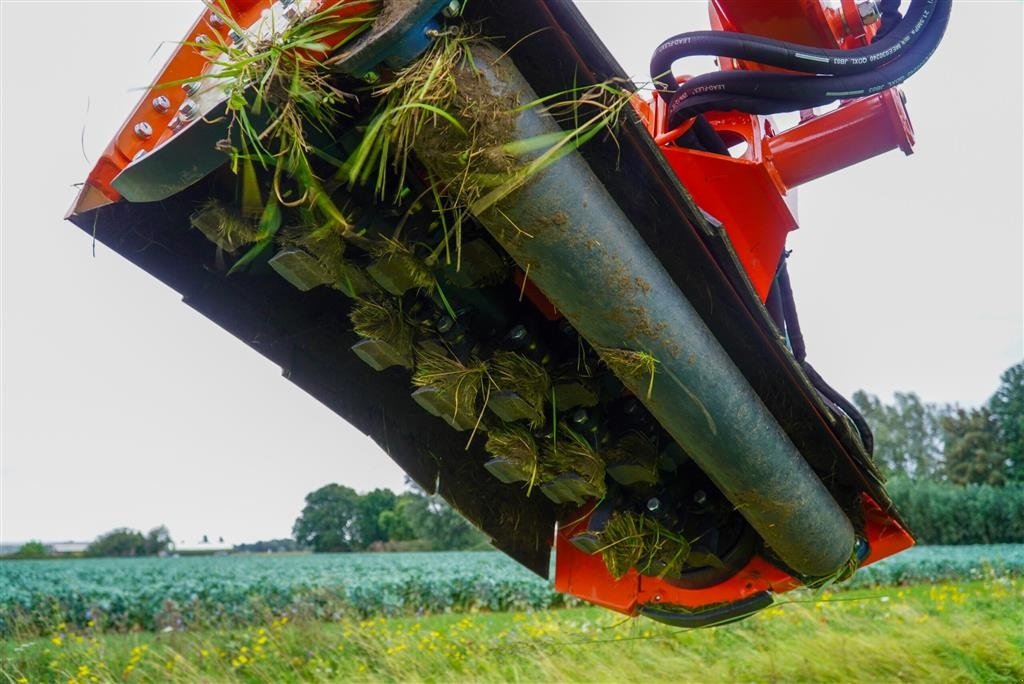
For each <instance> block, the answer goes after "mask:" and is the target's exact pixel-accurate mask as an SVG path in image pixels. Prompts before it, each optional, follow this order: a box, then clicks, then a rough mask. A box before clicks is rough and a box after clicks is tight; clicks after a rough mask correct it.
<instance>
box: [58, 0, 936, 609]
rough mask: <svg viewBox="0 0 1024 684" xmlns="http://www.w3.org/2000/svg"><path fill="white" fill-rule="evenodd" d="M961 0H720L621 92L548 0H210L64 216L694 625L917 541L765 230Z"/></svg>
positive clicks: (857, 128)
mask: <svg viewBox="0 0 1024 684" xmlns="http://www.w3.org/2000/svg"><path fill="white" fill-rule="evenodd" d="M949 4H950V3H949V1H948V0H914V2H913V4H912V5H911V7H910V9H909V10H908V11H907V14H906V16H905V17H903V16H901V15H900V14H899V13H898V12H897V11H896V9H897V7H898V3H895V5H896V6H897V7H893V6H892V5H893V3H892V2H883V3H882V7H881V8H880V10H879V13H880V15H881V17H880V18H881V20H880V21H878V19H879V16H878V15H877V14H876V13H875V9H874V5H873V4H872V3H865V2H861V3H856V2H854V1H853V0H842V1H841V2H840V3H820V2H818V0H785V1H783V0H779V1H778V2H773V3H761V2H755V1H753V0H728V1H726V0H717V1H716V2H714V3H712V8H713V9H712V12H711V18H712V23H713V25H714V28H715V29H716V30H714V31H704V32H697V33H692V34H683V35H680V36H676V37H674V38H671V39H669V40H667V41H666V42H665V43H664V44H663V45H662V46H660V47H659V48H658V50H657V52H656V53H655V57H654V60H653V61H652V79H654V81H655V83H656V84H657V89H656V91H655V92H653V93H651V94H648V95H642V94H640V93H638V92H636V91H635V87H634V86H633V85H632V84H631V83H630V82H629V81H628V80H627V79H626V77H625V74H623V73H622V70H621V68H620V67H619V66H618V65H617V64H616V63H615V61H614V59H613V58H612V57H611V56H610V55H609V54H608V52H607V51H606V50H605V48H604V47H603V46H602V44H601V43H600V42H599V41H598V40H597V38H596V37H595V35H594V34H593V32H592V31H591V30H590V28H589V27H588V26H587V24H586V23H585V22H584V21H583V19H582V18H581V16H580V14H579V13H578V12H577V10H576V9H575V8H574V7H573V5H572V4H571V3H570V2H567V1H566V0H519V1H518V2H516V3H509V2H498V1H497V0H473V2H470V3H468V4H467V5H466V7H465V8H461V7H460V5H459V3H458V2H457V1H456V2H448V1H438V0H402V1H399V0H385V1H384V2H382V3H381V2H371V1H354V0H347V1H345V0H341V1H339V0H323V1H322V2H313V1H303V0H275V1H274V2H270V1H269V0H221V1H220V2H217V3H213V4H211V5H209V6H208V7H207V9H206V10H205V11H204V12H203V13H202V15H201V17H200V18H199V20H198V21H197V22H196V24H195V25H194V26H193V27H192V29H191V30H190V31H189V33H188V34H187V35H186V37H185V39H184V40H183V41H182V43H181V45H180V47H179V48H178V49H177V51H176V52H175V54H174V56H173V57H172V58H171V60H170V61H169V62H168V64H167V65H166V66H165V67H164V69H163V70H162V72H161V73H160V74H159V75H158V77H157V78H156V80H155V82H154V85H153V86H152V87H151V89H150V90H149V92H147V93H146V95H145V96H144V97H143V98H142V100H141V101H140V103H139V105H138V106H137V108H136V109H135V110H134V111H133V112H132V113H131V115H130V117H129V118H128V120H127V121H126V122H125V124H124V125H123V127H122V128H121V130H120V131H119V132H118V134H117V136H116V137H115V139H114V141H113V142H112V143H111V144H110V146H109V148H108V149H107V151H106V153H105V154H104V156H103V158H102V159H101V161H100V162H99V163H98V164H97V165H96V167H95V169H94V170H93V171H92V173H91V174H90V176H89V179H88V180H87V182H86V184H85V185H84V187H83V189H82V191H81V194H80V196H79V198H78V200H77V201H76V203H75V205H74V207H73V209H72V211H71V214H70V218H71V220H72V221H73V222H75V223H76V224H77V225H78V226H80V227H81V228H82V229H84V230H86V231H89V232H90V233H94V234H95V236H96V238H97V239H99V240H100V241H102V242H103V243H105V244H107V245H108V246H109V247H111V248H112V249H114V250H115V251H117V252H119V253H120V254H122V255H123V256H125V257H126V258H128V259H130V260H131V261H133V262H134V263H136V264H138V265H139V266H140V267H142V268H143V269H145V270H146V271H147V272H149V273H150V274H152V275H153V276H155V277H157V278H159V279H160V280H162V281H163V282H165V283H167V284H168V285H170V286H171V287H173V288H174V289H176V290H177V291H179V292H180V293H182V295H183V297H184V300H185V302H186V303H187V304H188V305H189V306H192V307H193V308H195V309H196V310H198V311H199V312H201V313H203V314H204V315H206V316H207V317H208V318H210V319H211V320H212V321H214V322H216V323H217V324H218V325H220V326H222V327H223V328H225V329H226V330H228V331H230V332H231V333H233V334H234V335H236V336H237V337H239V338H240V339H241V340H242V341H244V342H245V343H246V344H248V345H250V346H251V347H253V348H254V349H256V350H257V351H259V352H260V353H261V354H263V355H264V356H266V357H267V358H268V359H270V360H272V361H273V362H274V363H277V364H279V365H280V366H281V367H282V368H283V370H284V375H285V377H287V378H288V379H289V380H291V381H292V382H294V383H296V384H297V385H299V386H300V387H302V388H303V389H305V390H306V391H307V392H309V393H310V394H312V395H313V396H315V397H316V398H317V399H319V400H320V401H322V402H323V403H324V404H325V405H327V406H329V407H330V408H331V409H332V410H334V411H335V412H337V413H338V414H339V415H340V416H341V417H343V418H344V419H345V420H348V421H349V422H351V423H352V424H353V425H355V426H356V427H357V428H359V429H360V430H362V431H364V432H366V433H367V434H369V435H370V436H371V437H373V439H374V440H375V441H376V442H377V443H379V444H380V445H381V446H382V447H383V448H384V449H385V450H386V451H387V452H388V453H389V454H390V456H391V457H392V458H393V459H394V460H395V461H396V462H397V463H398V464H399V465H401V466H402V467H403V468H404V469H405V470H406V472H407V473H408V474H409V475H410V476H411V477H412V478H413V479H414V480H415V481H416V482H417V483H419V484H420V485H421V486H422V487H423V488H424V489H425V490H427V491H428V492H438V493H440V494H441V495H442V496H443V497H444V498H445V499H446V500H447V501H449V502H450V503H451V504H452V505H453V506H454V507H455V508H456V509H457V510H458V511H460V512H461V513H462V514H463V515H464V516H465V517H466V518H467V519H468V520H469V521H470V522H472V523H473V524H475V525H476V526H478V527H479V528H480V529H482V530H483V531H484V532H486V533H487V534H488V535H489V536H490V537H491V539H492V540H493V543H494V545H495V546H496V547H497V548H498V549H500V550H502V551H504V552H505V553H507V554H508V555H510V556H512V557H513V558H515V559H516V560H518V561H519V562H521V563H523V564H524V565H526V566H527V567H529V568H531V569H533V570H534V571H535V572H537V573H538V574H541V575H544V576H547V574H548V572H549V568H550V553H551V549H552V547H554V548H555V549H556V565H555V567H556V572H555V575H556V576H555V586H556V588H558V589H559V590H561V591H566V592H569V593H572V594H574V595H576V596H579V597H582V598H584V599H586V600H588V601H591V602H594V603H596V604H599V605H603V606H607V607H609V608H613V609H615V610H618V611H621V612H624V613H627V614H637V613H643V614H646V615H649V616H650V617H653V618H656V619H659V620H663V621H667V622H670V623H672V624H678V625H682V626H701V625H707V624H718V623H721V622H725V621H728V620H732V619H736V618H739V617H742V616H745V615H747V614H750V613H751V612H753V611H756V610H758V609H760V608H763V607H764V606H766V605H768V604H770V603H771V600H772V595H773V594H776V593H779V592H783V591H786V590H789V589H792V588H794V587H798V586H801V585H810V586H819V585H821V584H823V583H828V582H832V581H836V580H841V579H844V578H845V577H848V576H849V575H850V574H852V573H853V572H854V571H855V570H856V568H857V567H859V566H862V565H865V564H867V563H871V562H874V561H876V560H878V559H880V558H883V557H885V556H888V555H890V554H893V553H896V552H898V551H900V550H902V549H905V548H907V547H909V546H910V545H911V544H912V543H913V540H912V538H911V536H910V534H909V533H908V532H907V531H906V529H905V528H904V526H903V525H902V524H901V522H900V520H899V517H898V515H897V513H896V512H895V510H894V509H893V506H892V502H891V501H890V499H889V497H888V496H887V495H886V493H885V490H884V488H883V486H882V482H881V479H880V477H879V475H878V473H877V471H876V470H875V468H874V467H873V465H872V462H871V458H870V451H871V437H870V431H869V430H868V429H867V427H866V425H865V424H864V422H863V419H861V418H860V416H859V415H858V414H857V412H856V410H855V409H854V408H853V407H852V406H850V404H849V403H848V402H846V401H845V400H844V399H843V398H842V397H841V396H840V395H838V394H837V393H836V392H834V391H833V390H831V388H829V387H828V386H827V385H826V384H825V383H824V381H823V380H822V379H821V378H820V376H818V375H817V373H815V372H814V370H813V369H812V368H811V367H810V366H809V365H808V364H807V363H806V360H805V358H804V350H803V341H802V338H801V336H800V331H799V325H798V321H797V318H796V312H795V309H794V307H793V299H792V293H791V290H790V287H789V279H788V275H787V273H786V268H785V254H784V247H785V238H786V234H787V233H788V232H789V231H790V230H793V229H795V228H796V225H797V224H796V216H795V213H794V210H793V206H792V205H793V203H792V202H791V197H792V194H791V190H792V188H794V187H795V186H797V185H799V184H801V183H804V182H806V181H808V180H811V179H813V178H816V177H819V176H821V175H824V174H826V173H830V172H832V171H835V170H837V169H840V168H843V167H845V166H848V165H850V164H852V163H855V162H857V161H860V160H862V159H866V158H868V157H871V156H874V155H876V154H879V153H881V152H884V151H887V150H889V149H893V148H896V147H899V148H901V149H903V150H904V151H905V152H907V153H909V152H910V151H911V145H912V143H913V135H912V129H911V128H910V124H909V120H908V118H907V115H906V110H905V108H904V103H903V100H902V98H901V96H900V94H899V92H898V91H897V90H896V89H895V86H896V85H897V84H898V83H899V82H901V81H902V79H903V78H906V76H907V75H909V74H910V73H913V71H915V70H916V69H917V68H918V67H919V66H920V64H922V63H923V61H924V60H925V59H927V57H928V56H929V55H930V54H931V51H932V50H934V47H935V45H936V44H937V42H938V40H939V38H940V37H941V35H942V31H943V29H944V27H945V24H946V22H947V20H948V16H949ZM826 5H827V6H826ZM624 6H625V5H624ZM463 9H464V11H462V10H463ZM628 20H629V17H628V15H627V16H624V17H623V21H628ZM767 31H770V32H771V33H772V35H771V36H761V37H758V36H749V35H744V36H739V35H737V34H740V33H744V32H746V33H757V32H761V33H765V32H767ZM691 54H712V55H717V56H719V61H720V65H721V67H722V71H721V72H718V73H715V74H707V75H704V76H698V77H696V78H692V79H686V78H676V77H674V76H673V75H672V63H673V61H674V60H676V59H678V58H680V57H684V56H688V55H691ZM835 100H841V104H840V106H839V107H838V109H834V110H832V111H829V112H828V113H825V114H816V113H815V111H814V108H815V107H817V106H820V105H824V104H827V103H829V102H832V101H835ZM797 110H800V111H802V114H801V121H800V123H799V124H798V125H796V126H794V127H792V128H790V129H789V130H785V131H781V130H776V129H775V128H774V123H773V121H772V120H771V119H770V118H768V117H767V115H770V114H772V113H777V112H783V111H797ZM739 143H746V151H745V152H744V153H743V154H742V155H740V156H733V155H731V154H730V153H729V152H730V148H734V147H735V146H736V145H738V144H739Z"/></svg>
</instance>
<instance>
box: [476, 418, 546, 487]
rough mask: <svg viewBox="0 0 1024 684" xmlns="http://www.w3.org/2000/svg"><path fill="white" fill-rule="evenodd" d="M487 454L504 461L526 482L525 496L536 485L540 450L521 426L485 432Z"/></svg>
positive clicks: (530, 433) (498, 428)
mask: <svg viewBox="0 0 1024 684" xmlns="http://www.w3.org/2000/svg"><path fill="white" fill-rule="evenodd" d="M484 449H486V451H487V453H489V454H491V455H492V456H494V457H495V458H500V459H502V460H504V461H506V462H507V463H508V464H509V465H510V466H511V467H512V468H514V469H515V470H516V471H518V472H519V473H520V474H521V475H522V477H523V479H524V481H525V482H526V494H527V496H529V495H530V493H531V492H532V491H533V487H534V486H535V485H536V484H537V478H538V475H539V465H540V448H539V447H538V446H537V440H536V438H534V436H533V433H532V432H530V431H529V430H528V429H527V428H525V427H523V426H522V425H516V424H514V423H513V424H511V425H502V426H500V427H492V428H491V429H490V430H488V431H487V443H486V444H485V445H484Z"/></svg>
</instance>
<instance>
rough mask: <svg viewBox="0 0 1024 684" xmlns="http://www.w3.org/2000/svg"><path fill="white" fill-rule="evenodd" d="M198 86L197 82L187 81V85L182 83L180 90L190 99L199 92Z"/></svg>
mask: <svg viewBox="0 0 1024 684" xmlns="http://www.w3.org/2000/svg"><path fill="white" fill-rule="evenodd" d="M200 85H201V84H200V83H199V81H189V82H188V83H183V84H182V86H181V89H182V90H184V91H185V94H186V95H188V96H189V97H192V96H193V95H195V94H196V93H198V92H199V88H200Z"/></svg>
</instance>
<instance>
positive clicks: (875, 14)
mask: <svg viewBox="0 0 1024 684" xmlns="http://www.w3.org/2000/svg"><path fill="white" fill-rule="evenodd" d="M857 11H858V12H859V13H860V20H861V23H862V24H864V25H865V26H871V25H872V24H874V23H875V22H876V21H878V20H879V19H880V18H881V17H882V15H881V13H879V11H878V5H876V4H875V0H863V2H858V3H857Z"/></svg>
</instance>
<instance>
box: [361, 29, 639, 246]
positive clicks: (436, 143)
mask: <svg viewBox="0 0 1024 684" xmlns="http://www.w3.org/2000/svg"><path fill="white" fill-rule="evenodd" d="M492 54H493V55H496V56H497V57H496V59H495V60H494V62H495V64H496V63H497V62H499V61H500V60H501V59H506V58H507V57H506V56H505V55H504V54H501V53H499V52H498V51H497V50H495V49H494V48H493V47H491V46H489V45H487V44H486V43H485V42H484V41H483V40H482V38H480V37H479V36H477V35H473V34H470V33H467V32H465V31H460V30H457V29H451V30H448V31H445V32H443V33H442V34H440V35H439V36H437V37H436V38H435V41H434V44H433V45H432V46H431V48H430V49H429V50H428V51H427V53H426V54H425V55H424V56H423V57H421V58H420V59H418V60H417V61H416V62H414V63H412V64H411V65H409V66H408V67H406V68H404V69H401V70H399V71H398V72H396V74H395V77H394V79H393V80H392V81H391V82H390V83H388V84H386V85H384V86H382V87H381V88H379V89H378V90H377V91H376V93H375V94H376V95H378V96H380V97H381V98H382V101H381V104H380V107H379V109H378V113H377V115H376V116H375V118H374V119H373V121H372V122H371V123H370V125H369V126H368V127H367V129H366V132H365V134H364V137H363V140H362V142H361V144H360V145H359V147H358V148H357V149H356V151H355V152H354V153H353V154H352V155H351V157H350V158H349V160H348V161H347V163H346V165H345V167H344V169H343V171H344V172H345V173H346V174H347V180H348V182H349V183H350V184H352V185H355V184H360V185H372V186H373V188H374V191H375V192H376V194H378V195H379V196H380V197H382V198H383V197H386V196H387V195H388V194H389V193H390V192H392V190H391V189H389V187H388V185H387V183H388V176H389V169H391V170H394V172H395V174H396V176H397V178H398V182H397V185H396V187H395V189H394V191H396V192H397V191H400V190H401V188H402V187H403V179H404V178H405V176H406V173H407V170H408V166H409V159H410V156H411V155H413V154H414V153H415V155H416V156H417V157H418V158H419V161H420V162H422V163H423V165H424V166H425V167H426V171H427V173H428V176H429V182H430V185H431V189H432V192H433V196H434V200H435V202H436V203H437V207H438V213H439V215H440V216H441V217H442V220H443V218H444V216H445V214H449V215H451V216H452V217H453V219H452V224H451V225H448V224H447V222H444V225H443V226H442V227H443V229H444V230H445V244H446V245H447V244H449V242H454V244H455V246H456V249H455V252H456V257H455V260H456V264H458V260H459V254H460V251H461V243H462V236H461V226H462V224H463V222H464V220H465V219H466V217H467V216H468V215H469V214H476V215H479V214H480V213H481V212H484V211H486V210H487V209H488V208H490V207H491V206H493V205H494V204H496V203H497V202H499V201H500V200H501V199H503V198H504V197H506V196H507V195H508V194H510V193H511V192H513V191H514V190H515V189H517V188H518V187H520V186H521V185H522V184H523V183H524V182H526V181H527V180H528V179H529V178H531V177H532V176H533V175H534V174H536V173H538V172H539V171H541V170H543V169H545V168H547V167H548V166H549V165H550V164H552V163H554V162H555V161H557V160H558V159H560V158H561V157H562V156H564V155H565V154H568V153H570V152H572V151H574V150H576V149H577V148H578V147H580V146H581V145H583V144H584V143H586V142H587V141H588V140H590V139H592V138H593V137H594V136H596V135H597V134H599V133H601V132H602V131H610V130H611V129H612V128H613V126H614V125H615V123H616V122H617V121H618V119H619V117H620V115H621V113H622V110H623V109H624V108H625V107H626V105H627V104H628V102H629V98H630V93H629V92H628V91H626V90H625V89H622V88H618V87H616V86H614V85H611V84H607V83H605V84H598V85H597V86H593V87H589V88H584V89H572V90H568V91H564V92H560V93H555V94H553V95H550V96H548V97H544V98H540V99H538V100H536V101H534V102H529V103H521V102H517V101H516V100H515V98H514V97H511V96H508V95H504V96H502V95H497V94H495V93H494V92H493V91H492V87H491V86H490V85H489V84H488V83H487V81H486V80H485V79H484V77H483V75H482V74H481V73H480V72H479V69H478V67H477V64H476V62H474V59H475V57H474V55H478V56H479V55H492ZM477 58H479V57H477ZM495 64H490V65H489V66H491V67H494V66H495ZM534 107H538V108H544V109H545V110H546V111H548V112H549V113H552V114H554V115H555V116H556V118H559V119H561V120H563V121H564V124H565V125H566V126H567V129H566V130H561V131H557V132H554V133H547V134H543V135H538V136H535V137H533V138H529V139H525V140H515V139H514V136H515V131H516V126H515V122H516V118H517V117H518V115H519V114H520V113H521V112H522V111H524V110H527V109H531V108H534ZM453 141H455V144H453ZM447 256H448V258H449V263H450V262H451V260H450V254H448V255H447Z"/></svg>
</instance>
